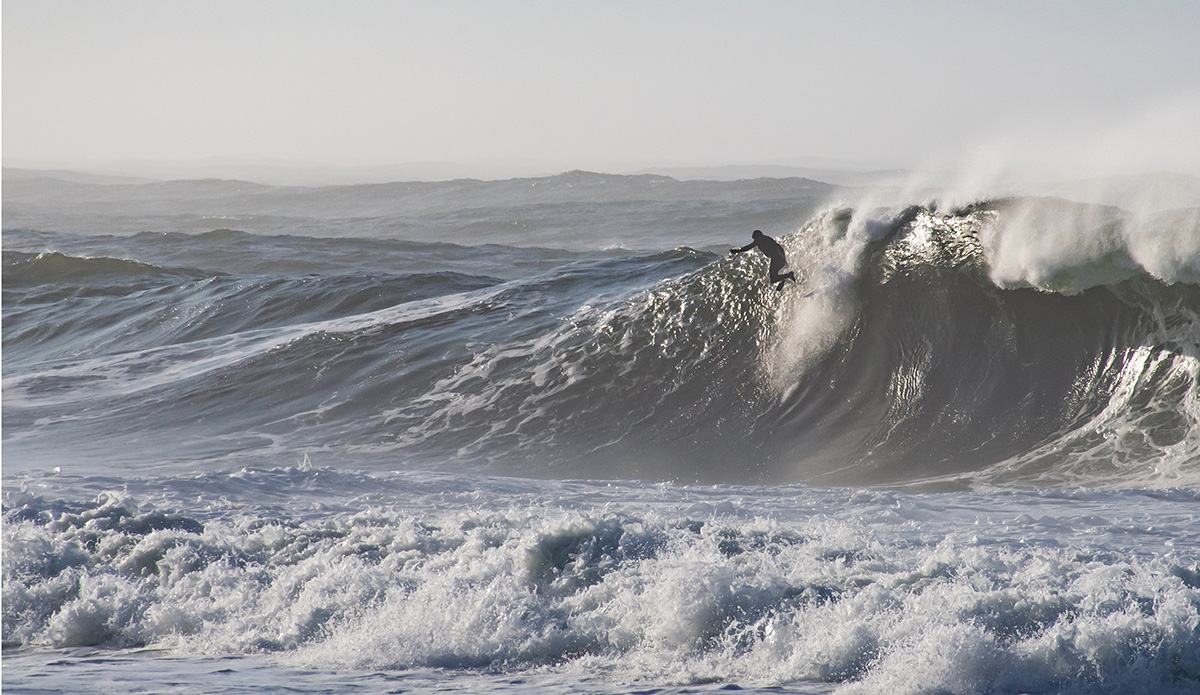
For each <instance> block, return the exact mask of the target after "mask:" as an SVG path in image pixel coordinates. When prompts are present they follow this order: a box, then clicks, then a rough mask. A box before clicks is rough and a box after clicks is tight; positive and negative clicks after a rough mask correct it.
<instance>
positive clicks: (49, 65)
mask: <svg viewBox="0 0 1200 695" xmlns="http://www.w3.org/2000/svg"><path fill="white" fill-rule="evenodd" d="M976 152H983V153H986V155H985V156H998V157H1001V158H1004V157H1012V158H1014V159H1021V158H1025V159H1030V160H1046V161H1070V162H1074V163H1079V162H1083V163H1084V164H1085V165H1087V166H1093V164H1091V163H1095V164H1094V166H1101V163H1107V164H1104V166H1108V165H1110V164H1112V163H1113V162H1115V163H1116V164H1115V165H1114V166H1117V167H1120V166H1129V167H1138V168H1143V169H1166V170H1175V171H1184V172H1185V173H1198V174H1200V2H1196V1H1194V0H1178V1H1172V0H1139V1H1137V2H1131V1H1127V0H1122V1H1120V2H1114V1H1105V0H1060V1H1054V0H1041V1H1034V0H1029V1H1025V2H1017V1H1009V2H966V1H962V2H955V1H950V0H946V1H944V2H933V1H928V2H900V1H883V0H877V1H871V0H843V1H831V2H804V1H801V0H790V1H785V0H760V1H753V0H749V1H743V2H735V1H732V0H731V1H728V2H706V1H701V0H692V1H688V2H683V1H660V0H632V1H629V2H625V1H621V0H606V1H603V2H601V1H590V0H559V1H556V2H550V1H539V0H525V1H512V2H505V1H501V0H493V1H488V2H483V1H480V2H456V1H429V2H400V1H397V2H382V1H378V0H344V1H343V0H338V1H333V0H319V1H318V0H238V1H236V2H226V1H224V0H218V1H214V0H203V1H198V0H189V1H187V2H177V1H174V0H105V1H103V2H96V1H94V0H79V1H75V0H6V1H5V2H4V3H3V158H4V162H5V164H19V165H23V166H29V165H42V166H73V167H80V168H84V167H89V166H93V167H94V166H96V165H99V164H104V163H114V162H129V161H168V162H186V161H196V160H206V159H212V158H231V159H237V160H255V161H258V160H262V161H274V160H284V161H295V162H304V163H312V164H319V165H338V166H366V165H391V164H402V163H408V162H423V161H438V162H479V161H489V160H527V161H536V162H547V163H551V165H553V166H558V167H559V169H560V170H565V169H570V168H590V169H595V170H601V171H617V170H631V169H634V168H638V167H642V166H651V165H659V166H668V165H669V166H701V165H721V164H763V163H786V162H792V163H833V164H838V163H840V164H844V165H848V166H857V167H874V168H884V167H918V166H921V165H923V164H924V163H926V162H928V161H931V160H937V159H938V158H943V157H954V156H960V155H963V154H964V153H976Z"/></svg>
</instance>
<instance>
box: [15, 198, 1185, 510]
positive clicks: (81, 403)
mask: <svg viewBox="0 0 1200 695" xmlns="http://www.w3.org/2000/svg"><path fill="white" fill-rule="evenodd" d="M1190 215H1192V212H1190V211H1186V210H1185V211H1176V212H1174V213H1171V214H1169V215H1159V216H1157V217H1155V218H1154V219H1153V220H1150V219H1141V218H1137V219H1134V218H1132V217H1130V216H1128V215H1126V214H1125V213H1123V212H1121V211H1120V210H1117V209H1114V208H1102V207H1098V206H1079V205H1075V204H1069V203H1066V202H1064V201H1056V200H1005V201H992V202H985V203H979V204H976V205H972V206H968V207H965V208H961V209H954V210H941V209H939V208H938V207H937V206H933V205H927V206H910V207H907V208H903V209H898V210H893V211H880V210H872V211H869V212H858V211H855V210H852V209H830V210H828V211H827V212H826V213H824V214H822V215H819V216H817V217H815V218H813V219H812V220H811V221H810V222H809V223H808V224H806V225H805V226H804V227H803V228H801V229H800V230H798V231H797V232H796V233H794V234H791V235H787V236H784V237H783V238H781V241H782V242H783V243H784V244H785V246H786V247H787V250H788V254H789V258H790V259H791V260H792V265H793V267H794V268H796V269H797V270H798V276H799V282H798V283H797V285H796V286H794V287H789V288H788V289H786V290H785V291H784V292H782V293H776V292H775V291H774V289H773V288H770V287H768V286H767V285H766V284H765V283H764V282H763V280H762V275H763V273H764V269H763V267H762V266H763V264H764V261H763V260H762V259H761V258H757V257H755V256H754V255H751V254H746V255H742V256H738V257H734V258H722V257H719V256H717V255H714V254H712V253H707V252H704V251H698V250H694V249H688V248H678V249H675V250H673V251H669V252H661V253H633V252H623V253H618V254H586V253H585V254H578V253H576V254H573V255H566V256H563V255H560V256H559V257H558V260H557V261H556V262H554V263H550V264H548V265H547V266H545V267H539V268H530V269H528V270H527V272H523V273H520V274H518V277H515V278H507V279H506V278H502V277H489V276H481V275H462V274H453V273H445V272H444V273H433V274H421V273H415V274H409V275H395V276H390V277H382V278H381V277H379V276H376V275H369V274H357V275H356V274H353V273H351V274H344V275H343V274H333V275H322V276H319V277H313V278H308V277H292V276H286V275H285V276H282V277H254V278H246V277H242V276H229V277H206V278H204V279H200V280H192V281H191V284H187V283H181V284H178V285H176V286H175V290H170V289H169V288H166V289H163V290H162V292H163V293H164V294H162V295H160V296H163V297H169V302H170V306H172V307H173V309H172V310H173V311H175V312H177V313H179V314H180V315H181V316H183V317H184V318H181V319H180V320H178V321H177V322H176V323H174V324H171V323H170V321H166V320H165V317H164V315H163V314H162V313H161V311H160V310H159V309H157V308H156V309H154V310H152V309H151V308H150V307H152V306H155V305H153V304H151V303H148V302H146V301H144V300H142V299H138V301H136V302H134V303H133V304H129V305H120V306H118V305H117V304H116V303H111V302H110V303H108V304H107V305H106V306H107V307H108V308H109V309H110V310H111V312H112V313H111V315H110V318H109V320H108V324H110V325H117V324H118V320H119V319H120V320H125V321H127V322H128V325H129V326H132V327H133V328H132V329H128V330H125V332H124V333H122V332H121V331H119V330H118V331H115V332H114V333H112V334H111V335H107V336H100V334H99V333H97V332H96V331H94V330H92V329H91V328H89V327H88V325H87V324H86V323H85V322H84V321H85V319H84V318H83V316H84V315H85V314H87V315H89V316H90V315H93V314H96V312H97V311H99V310H97V309H95V308H94V307H88V306H83V305H80V306H79V307H78V308H77V315H67V314H66V313H62V314H60V315H62V316H65V318H63V319H62V322H61V323H60V324H59V325H60V326H61V327H62V328H61V330H60V331H59V334H60V335H61V336H63V338H62V340H63V342H61V343H55V342H53V340H50V339H47V338H45V337H44V336H43V335H41V334H39V333H38V332H37V331H36V330H34V328H32V327H33V326H35V325H37V324H38V323H39V322H38V321H37V320H35V318H34V315H33V314H30V315H27V316H25V317H21V316H18V317H15V318H13V319H12V320H11V323H12V325H11V326H10V317H9V316H8V315H7V313H8V312H7V306H6V319H5V322H6V325H5V328H6V331H5V348H6V352H8V351H9V350H10V348H11V349H12V350H13V352H14V354H15V356H16V360H17V361H16V364H17V365H18V367H19V368H17V369H13V368H10V367H9V363H8V362H7V361H6V367H5V372H6V373H5V406H6V413H5V417H6V421H7V422H6V430H8V431H13V430H14V428H15V429H16V430H19V431H21V433H22V434H21V436H20V437H16V438H14V440H13V441H10V442H6V446H7V447H8V448H9V450H10V452H13V451H15V452H16V454H15V458H16V460H28V461H34V460H40V457H41V456H45V455H46V454H45V453H44V452H45V451H46V450H47V444H46V442H49V441H52V440H54V441H59V442H61V441H62V440H63V439H64V438H65V439H71V440H80V441H87V442H95V441H124V440H125V439H126V438H128V437H134V436H136V437H138V438H139V439H141V438H143V437H144V438H145V440H153V439H155V437H156V436H157V433H165V432H173V433H175V432H181V431H182V433H183V436H179V435H173V436H171V437H169V438H162V441H160V442H158V443H145V444H143V445H140V448H138V449H136V450H135V451H134V453H133V454H132V458H131V450H130V448H128V447H120V448H117V447H114V449H113V453H112V454H111V455H112V456H114V457H117V460H118V461H120V462H122V463H121V464H120V465H138V466H143V465H166V464H167V463H169V462H171V461H177V460H200V461H209V462H210V464H209V465H212V466H215V467H222V466H228V465H232V464H234V463H237V462H244V461H254V460H258V461H262V460H283V457H287V459H288V460H293V461H294V460H295V456H296V452H297V451H304V452H306V453H307V454H309V455H311V456H313V457H315V458H316V459H317V460H328V461H337V460H346V461H350V462H353V463H352V464H351V465H354V466H366V467H378V468H395V467H397V466H399V467H403V468H414V467H415V468H425V469H429V468H451V469H456V470H477V471H486V472H492V473H500V474H505V475H523V476H534V477H557V478H563V477H609V478H626V479H630V478H633V479H651V480H680V481H695V482H754V483H772V484H778V483H791V482H798V481H803V482H808V483H820V484H837V485H840V484H886V485H926V486H929V485H947V486H978V485H1001V486H1017V487H1022V486H1024V487H1059V486H1068V487H1070V486H1076V485H1083V486H1095V487H1171V486H1185V487H1197V486H1200V454H1197V452H1200V386H1198V382H1200V285H1197V284H1195V283H1193V282H1191V281H1190V278H1191V277H1193V275H1192V274H1193V273H1195V272H1196V268H1197V267H1200V261H1198V260H1197V255H1196V253H1197V252H1196V250H1195V247H1196V246H1197V245H1198V244H1200V241H1196V238H1195V237H1193V236H1190V235H1189V233H1188V229H1189V228H1188V227H1187V225H1188V224H1191V223H1190V222H1189V220H1191V219H1192V217H1189V216H1190ZM1031 220H1034V222H1031ZM1055 220H1058V221H1060V222H1061V225H1063V226H1055V225H1056V224H1058V223H1057V222H1054V221H1055ZM1030 225H1032V227H1031V226H1030ZM1072 225H1074V226H1072ZM1180 225H1182V226H1180ZM1030 229H1037V230H1041V231H1040V233H1041V234H1042V235H1043V236H1046V237H1053V239H1052V240H1046V239H1043V240H1042V241H1041V242H1040V245H1037V244H1035V245H1033V246H1030V247H1028V248H1026V249H1025V250H1024V251H1021V248H1022V247H1020V246H1019V245H1018V244H1017V243H1016V242H1015V241H1014V240H1019V239H1023V238H1026V237H1029V235H1030V234H1031V232H1030V231H1029V230H1030ZM1072 235H1074V236H1073V237H1072ZM234 236H235V237H236V240H237V241H239V243H246V244H254V243H258V242H257V240H256V238H254V237H252V236H250V235H247V236H246V237H241V236H237V235H234ZM1059 236H1062V237H1064V238H1058V237H1059ZM228 237H229V235H228V234H224V235H223V236H222V240H223V241H229V238H228ZM1029 238H1033V237H1029ZM1065 238H1074V239H1075V241H1074V242H1072V243H1068V242H1067V241H1066V240H1065ZM1156 240H1157V241H1156ZM201 241H202V242H207V241H211V240H201ZM264 243H267V242H264ZM270 243H275V242H273V241H272V242H270ZM407 248H408V250H409V253H411V254H415V255H414V256H413V257H412V259H410V260H411V262H412V263H413V264H414V265H419V264H420V263H421V262H422V259H426V260H428V259H434V258H436V257H437V256H438V254H440V253H442V251H443V250H444V249H441V248H440V247H435V246H430V245H426V246H424V247H407ZM517 253H518V252H517V251H513V257H515V256H516V255H517ZM421 254H425V255H421ZM467 255H469V254H467ZM172 291H175V292H177V293H176V294H171V292H172ZM7 302H8V298H7V296H6V303H7ZM183 309H187V311H183ZM67 311H68V310H67V309H66V308H63V307H56V308H55V312H67ZM155 311H159V313H157V314H156V313H155ZM101 313H102V312H101ZM47 315H49V314H47ZM97 315H98V314H97ZM131 318H136V319H137V320H131ZM156 327H157V328H156ZM85 329H86V330H85ZM98 336H100V337H101V338H103V339H97V337H98ZM72 340H74V341H75V342H72ZM122 341H124V343H123V342H122ZM80 345H87V346H89V348H88V349H89V350H91V352H89V353H87V354H84V353H81V352H80V351H79V350H80V348H79V346H80ZM39 351H41V352H42V355H41V356H39V354H38V353H39ZM7 356H8V355H6V357H7ZM37 423H41V424H40V425H39V424H37ZM181 423H183V425H184V426H183V428H182V430H181V429H180V428H181ZM66 433H70V435H71V436H70V437H65V436H64V435H65V434H66ZM65 451H66V453H71V454H72V455H79V456H86V457H88V458H89V460H96V459H97V458H98V457H99V458H104V457H106V456H109V455H110V454H107V453H100V454H96V453H88V454H83V453H82V452H72V451H71V447H70V445H67V447H66V450H65ZM53 452H54V455H55V456H62V455H64V449H63V447H62V446H58V447H56V448H54V449H53ZM272 457H275V458H272Z"/></svg>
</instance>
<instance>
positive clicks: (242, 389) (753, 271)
mask: <svg viewBox="0 0 1200 695" xmlns="http://www.w3.org/2000/svg"><path fill="white" fill-rule="evenodd" d="M1176 183H1179V181H1178V180H1177V181H1176ZM1196 184H1197V182H1192V184H1191V185H1193V186H1194V188H1195V190H1200V185H1196ZM1055 193H1056V194H1055V195H1051V194H1049V193H1047V194H1045V195H1037V194H1035V193H1025V194H1021V195H1005V196H975V197H968V198H963V197H962V196H961V195H960V196H956V197H955V198H954V199H953V200H951V199H950V196H939V195H938V194H937V193H936V192H933V191H929V190H922V191H915V190H901V189H895V190H889V191H882V190H878V189H865V188H850V187H840V186H835V185H831V184H826V183H821V182H818V181H811V180H808V179H800V178H791V179H753V180H743V181H681V180H676V179H673V178H669V177H665V176H657V175H637V176H616V175H604V174H594V173H588V172H578V171H577V172H568V173H565V174H561V175H558V176H550V177H542V178H531V179H513V180H507V181H473V180H462V181H445V182H428V183H391V184H376V185H353V186H328V187H284V186H268V185H262V184H254V183H249V182H243V181H217V180H195V181H143V180H127V179H112V178H101V177H94V176H86V175H78V174H71V173H68V172H38V171H24V170H14V169H6V170H5V172H4V181H3V206H4V209H3V239H2V241H3V382H2V386H3V645H4V651H3V683H2V685H3V688H4V690H5V692H12V693H52V692H65V693H74V692H102V693H127V692H153V693H199V692H203V693H218V694H224V693H251V692H253V693H274V692H281V693H282V692H289V693H399V692H413V693H431V692H464V693H483V692H489V693H490V692H514V693H516V692H520V693H528V692H532V693H613V694H617V693H724V692H730V691H749V692H763V693H996V694H1000V693H1013V694H1016V693H1080V694H1082V693H1197V692H1200V196H1194V197H1193V198H1192V199H1191V201H1192V202H1190V203H1188V202H1186V201H1185V203H1184V204H1179V203H1178V197H1177V196H1176V198H1173V200H1175V201H1176V202H1175V203H1173V204H1171V205H1162V204H1159V205H1145V204H1139V203H1138V201H1139V200H1141V201H1142V202H1143V203H1144V201H1145V200H1147V198H1146V197H1144V196H1143V197H1141V198H1138V197H1136V196H1134V197H1127V198H1125V199H1122V200H1121V201H1117V203H1116V204H1114V203H1113V201H1108V202H1097V201H1096V200H1091V199H1088V198H1087V196H1067V195H1062V191H1056V192H1055ZM1160 200H1161V198H1160ZM754 229H762V230H763V231H765V232H766V233H767V234H769V235H771V236H773V237H775V238H777V239H778V240H779V241H780V242H781V243H782V244H783V245H784V247H785V249H786V250H787V253H788V258H789V261H790V265H791V268H792V269H794V270H795V272H796V276H797V279H798V281H797V282H796V283H794V284H788V285H787V286H785V288H784V289H783V290H782V291H776V290H775V288H774V287H772V286H770V285H769V284H768V283H767V282H766V266H767V262H766V259H765V258H764V257H763V256H762V255H761V254H760V253H758V252H752V253H746V254H741V255H737V256H731V255H729V249H730V248H731V247H740V246H742V245H744V244H745V243H748V242H749V241H750V232H751V231H752V230H754Z"/></svg>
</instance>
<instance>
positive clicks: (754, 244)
mask: <svg viewBox="0 0 1200 695" xmlns="http://www.w3.org/2000/svg"><path fill="white" fill-rule="evenodd" d="M755 246H758V240H755V241H752V242H750V243H749V244H746V245H745V246H743V247H742V248H740V249H729V254H730V255H733V254H735V253H743V252H745V251H749V250H750V249H752V248H754V247H755Z"/></svg>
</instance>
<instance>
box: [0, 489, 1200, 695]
mask: <svg viewBox="0 0 1200 695" xmlns="http://www.w3.org/2000/svg"><path fill="white" fill-rule="evenodd" d="M63 477H64V478H68V479H65V480H61V481H59V482H61V483H62V484H63V485H65V486H70V485H72V484H73V483H74V484H78V485H82V486H83V488H84V489H91V490H92V495H94V498H93V499H90V500H86V501H76V500H72V499H60V498H57V497H54V496H42V495H39V494H36V493H35V492H32V491H27V490H21V491H11V490H10V491H7V492H6V498H5V504H4V524H3V533H4V547H5V559H4V580H5V581H4V615H3V617H4V625H3V628H4V636H5V646H6V648H9V647H18V646H19V647H26V648H34V649H36V648H52V649H69V648H79V647H92V646H96V645H105V646H108V647H118V648H119V647H125V648H140V647H149V648H152V649H155V650H163V651H166V652H167V653H169V654H173V655H188V656H200V655H207V656H214V657H220V656H228V655H246V654H262V653H266V654H270V655H272V657H273V658H274V659H276V660H279V661H281V662H283V663H287V664H292V665H294V666H295V667H299V668H320V669H330V668H334V669H347V668H349V669H357V670H364V671H366V670H379V669H385V670H410V669H428V668H435V669H451V670H456V671H460V672H468V673H469V672H471V671H479V670H482V671H484V672H489V673H506V674H514V675H515V674H521V675H529V676H536V675H537V674H538V673H545V672H547V671H549V672H551V673H554V672H558V671H560V670H563V671H566V672H568V673H570V672H571V671H572V670H573V669H578V670H580V671H582V672H584V673H586V674H588V676H589V678H590V679H597V678H598V679H601V680H609V679H611V680H613V681H616V682H636V681H649V682H656V683H706V682H712V681H714V680H715V681H739V682H742V683H744V684H753V685H759V686H763V687H770V686H773V685H783V684H792V685H803V684H805V683H807V684H810V685H811V684H819V685H825V686H830V685H846V686H851V687H855V686H857V687H859V688H863V689H864V690H869V691H871V692H879V691H894V692H917V691H923V690H928V689H929V688H931V687H936V688H941V689H945V690H954V691H964V692H967V691H969V692H976V691H986V692H997V693H1019V692H1051V691H1053V692H1085V691H1086V692H1180V693H1182V692H1191V691H1193V690H1194V688H1195V685H1196V682H1197V680H1200V653H1198V652H1197V642H1196V639H1195V624H1196V620H1197V605H1196V590H1197V587H1200V571H1198V568H1197V566H1196V563H1195V557H1194V555H1193V556H1189V555H1188V554H1187V551H1186V550H1183V548H1184V547H1191V545H1192V544H1194V541H1195V538H1194V536H1195V533H1194V532H1195V529H1194V524H1193V523H1192V508H1193V506H1194V505H1195V503H1196V499H1195V495H1194V494H1191V495H1188V494H1182V493H1171V494H1161V493H1159V494H1155V495H1153V496H1151V495H1150V494H1147V493H1135V494H1129V493H1104V494H1101V493H1087V494H1079V493H1076V494H1074V495H1060V496H1057V497H1056V496H1052V495H1044V494H1042V495H1028V496H1019V495H1008V496H1001V497H1000V498H991V497H988V496H980V495H962V496H949V499H947V496H942V498H941V499H937V498H936V496H926V497H924V498H922V497H921V496H906V495H897V494H894V493H888V492H864V491H857V492H856V491H847V490H835V491H814V490H812V489H808V488H803V487H794V488H786V489H783V490H780V491H779V494H778V495H777V496H775V495H771V494H769V493H768V494H764V493H763V490H762V489H761V488H758V489H756V490H748V489H744V488H742V489H738V488H723V489H714V490H710V491H706V490H703V489H696V488H691V489H673V488H670V487H669V486H650V485H647V486H644V487H639V486H636V485H618V486H612V485H608V486H606V485H599V484H594V485H587V484H580V483H558V482H555V483H541V484H536V483H531V482H528V481H513V480H512V479H508V480H486V479H476V480H444V479H428V478H423V477H421V476H411V475H410V476H386V475H385V476H367V475H363V474H347V473H344V472H339V471H336V470H329V469H313V470H298V469H295V468H292V469H277V470H272V471H254V470H251V471H242V472H239V473H234V474H232V475H230V474H220V475H205V476H188V477H185V478H174V479H167V480H162V479H152V478H151V479H133V480H126V481H115V482H119V483H120V482H123V483H124V484H125V485H126V486H129V485H132V486H133V487H136V488H140V489H141V490H142V491H143V492H144V494H147V495H150V496H152V497H153V498H154V499H155V500H157V501H156V502H152V501H150V500H148V499H146V498H142V499H137V498H135V497H134V496H132V495H131V494H130V493H129V492H127V491H126V492H116V491H112V490H110V489H108V488H106V487H104V486H105V484H106V481H104V480H99V479H89V478H83V479H77V480H75V481H72V480H70V479H69V476H63ZM30 482H33V483H34V487H37V481H36V480H34V481H30ZM96 490H99V491H100V492H99V494H96ZM163 495H171V496H173V497H174V498H175V500H174V501H165V500H163ZM287 496H294V497H296V498H299V499H298V500H291V501H288V502H285V501H284V499H285V498H286V497H287ZM1151 501H1152V502H1153V504H1147V503H1148V502H1151ZM277 502H279V503H278V504H277ZM331 504H332V507H331V506H330V505H331ZM939 505H946V506H943V507H939ZM957 505H961V509H956V506H957ZM1081 506H1086V507H1087V509H1088V510H1089V513H1086V514H1081V513H1080V507H1081ZM306 510H307V512H306ZM963 510H969V513H966V512H965V511H963ZM1021 510H1030V511H1033V512H1034V513H1036V514H1038V516H1039V518H1036V519H1035V518H1034V517H1033V516H1030V515H1029V514H1026V513H1024V512H1022V511H1021ZM1018 512H1020V513H1018ZM1100 512H1103V513H1100ZM764 514H765V516H764ZM1105 516H1109V517H1112V519H1109V518H1105ZM952 518H953V521H951V519H952ZM964 518H965V519H967V521H964V520H963V519H964ZM1099 539H1103V540H1099ZM1168 539H1171V540H1168ZM1164 542H1165V544H1166V546H1170V545H1171V543H1172V542H1177V543H1178V544H1179V547H1178V549H1176V550H1174V551H1172V550H1168V549H1167V547H1166V546H1163V545H1162V544H1163V543H1164ZM726 689H728V686H726ZM806 692H807V690H806Z"/></svg>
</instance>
